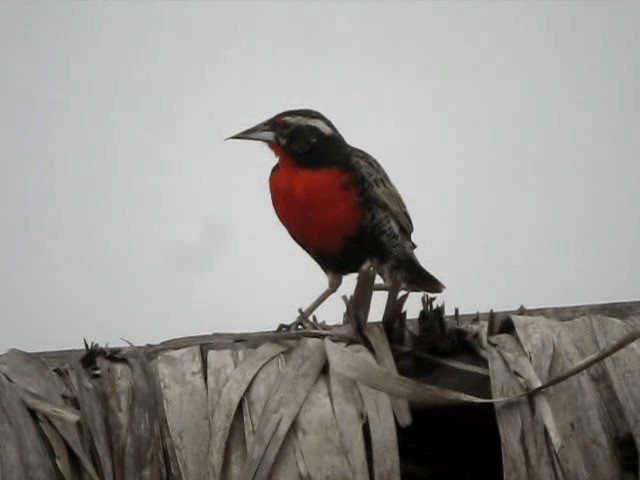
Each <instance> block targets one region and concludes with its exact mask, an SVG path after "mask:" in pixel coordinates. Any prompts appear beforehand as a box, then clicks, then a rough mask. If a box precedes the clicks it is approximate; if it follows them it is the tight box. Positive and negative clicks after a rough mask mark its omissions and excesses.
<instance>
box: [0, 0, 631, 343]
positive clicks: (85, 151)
mask: <svg viewBox="0 0 640 480" xmlns="http://www.w3.org/2000/svg"><path fill="white" fill-rule="evenodd" d="M23 3H24V2H20V3H6V2H3V3H2V4H0V52H1V58H2V71H1V74H0V91H1V92H2V96H1V97H0V99H1V102H2V103H1V108H0V162H1V164H0V198H1V202H0V215H1V218H2V235H1V236H0V252H1V253H2V257H1V258H2V263H3V271H4V273H3V275H2V276H1V277H0V322H1V324H2V330H1V331H2V335H1V336H0V352H1V351H4V350H5V349H7V348H9V347H18V348H22V349H30V350H33V349H35V350H38V349H60V348H68V347H79V346H80V345H81V341H82V337H87V338H88V339H91V340H96V341H99V342H101V343H105V342H109V343H110V344H119V343H121V342H120V340H119V338H120V337H124V338H126V339H128V340H130V341H132V342H135V343H145V342H158V341H160V340H163V339H166V338H169V337H175V336H184V335H191V334H198V333H205V332H211V331H248V330H257V329H270V328H273V327H275V325H277V324H278V323H279V322H283V321H291V320H293V318H294V315H295V312H296V309H297V308H298V307H300V306H303V305H306V304H307V303H308V302H309V301H310V300H311V299H312V298H314V297H315V295H316V294H318V293H319V292H320V291H321V290H322V289H323V288H325V286H326V278H325V276H324V274H323V273H322V271H321V270H320V269H319V268H318V266H317V265H316V264H315V263H314V262H313V261H312V260H311V259H310V258H309V257H308V256H307V255H306V254H305V253H304V252H303V251H302V250H301V249H300V248H299V247H298V246H297V245H296V244H295V243H294V242H293V241H292V240H291V239H290V238H289V236H288V234H287V233H286V231H285V230H284V228H283V227H282V226H281V225H280V224H279V222H278V220H277V218H276V216H275V214H274V212H273V208H272V206H271V202H270V199H269V193H268V188H267V178H268V175H269V172H270V169H271V167H272V165H273V163H274V158H273V154H272V153H271V152H270V151H269V150H268V149H267V148H265V147H264V146H263V145H260V144H257V143H253V142H245V143H242V142H223V139H224V138H225V137H227V136H229V135H231V134H233V133H236V132H237V131H239V130H241V129H244V128H246V127H249V126H251V125H253V124H255V123H257V122H259V121H261V120H263V119H265V118H267V117H269V116H271V115H273V114H275V113H277V112H279V111H282V110H285V109H289V108H296V107H310V108H315V109H318V110H320V111H322V112H323V113H325V114H326V115H327V116H328V117H329V118H330V119H331V120H333V122H334V123H335V124H336V126H337V127H338V128H339V129H340V131H341V132H342V133H343V135H344V136H345V138H346V139H347V141H349V142H350V143H351V144H352V145H355V146H358V147H360V148H363V149H364V150H366V151H368V152H369V153H371V154H372V155H374V156H375V157H376V158H377V159H378V160H379V161H380V162H381V163H382V164H383V166H384V167H385V169H386V170H387V172H388V173H389V175H390V176H391V178H392V180H393V181H394V183H395V184H396V186H397V187H398V189H399V190H400V192H401V193H402V195H403V196H404V198H405V201H406V203H407V205H408V207H409V209H410V212H411V215H412V217H413V220H414V223H415V234H414V240H415V242H416V243H417V244H418V246H419V248H418V250H417V254H418V257H419V258H420V259H421V261H422V262H423V264H424V265H425V266H427V268H428V269H429V270H431V271H432V272H433V273H434V274H436V275H437V276H438V277H439V278H441V279H442V281H443V282H444V283H445V284H446V285H447V287H448V289H447V291H446V294H445V295H444V296H443V298H444V299H445V300H446V303H447V306H448V308H449V309H450V310H452V309H453V306H456V305H457V306H459V307H460V309H461V310H462V311H475V310H486V309H488V308H495V309H503V308H515V307H518V306H519V305H520V304H524V305H526V306H529V307H534V306H552V305H566V304H580V303H594V302H607V301H616V300H632V299H638V298H639V297H640V261H639V259H638V245H640V220H639V218H640V215H638V200H639V194H638V184H639V179H640V167H639V161H638V155H639V152H640V131H639V130H640V100H639V95H638V85H640V54H639V53H638V52H640V29H639V28H638V25H640V3H639V2H622V1H621V2H606V1H602V2H578V1H575V2H513V1H512V2H434V3H392V2H389V3H387V4H385V3H380V2H378V3H364V2H362V3H361V2H351V3H348V4H342V3H334V4H328V3H321V2H314V3H311V2H300V3H293V2H283V3H268V2H257V3H249V2H242V3H240V2H238V3H237V4H232V3H215V2H211V3H204V2H197V3H186V2H179V3H166V2H163V3H147V2H145V3H131V2H117V3H104V2H99V3H98V2H82V3H59V2H55V3H54V2H49V3H33V4H31V5H26V6H25V5H24V4H23ZM352 287H353V280H351V281H346V282H345V283H344V284H343V287H342V288H341V293H348V292H350V291H351V289H352ZM380 303H382V299H378V304H380ZM378 307H380V305H378ZM417 309H418V302H417V296H416V299H415V300H414V301H413V302H412V303H410V304H409V314H410V315H411V316H413V315H415V314H416V312H417ZM379 311H380V310H379V309H378V310H376V312H378V313H379ZM341 312H342V302H341V300H340V299H339V297H338V296H335V297H334V298H332V299H330V300H329V301H328V303H327V304H326V305H325V306H324V307H322V308H321V309H320V310H319V317H320V319H321V320H325V321H327V322H337V321H340V319H341ZM376 312H374V315H375V314H376Z"/></svg>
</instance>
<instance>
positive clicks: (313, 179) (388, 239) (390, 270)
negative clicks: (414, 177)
mask: <svg viewBox="0 0 640 480" xmlns="http://www.w3.org/2000/svg"><path fill="white" fill-rule="evenodd" d="M229 139H236V140H254V141H259V142H263V143H266V144H267V146H268V147H269V148H270V149H271V150H272V151H273V153H274V154H275V156H276V159H277V162H276V164H275V165H274V166H273V168H272V170H271V174H270V176H269V190H270V193H271V201H272V203H273V207H274V209H275V212H276V215H277V216H278V218H279V219H280V222H281V223H282V224H283V225H284V227H285V228H286V229H287V231H288V232H289V234H290V235H291V237H292V238H293V240H295V241H296V242H297V243H298V245H300V246H301V247H302V248H303V249H304V250H305V251H306V252H307V253H308V254H309V255H310V256H311V257H312V258H313V259H314V260H315V261H316V263H317V264H318V265H319V266H320V268H321V269H322V270H323V271H324V273H325V274H326V276H327V280H328V285H327V288H326V289H325V290H324V291H323V292H322V293H321V294H320V295H319V296H318V297H317V298H316V299H315V300H314V301H313V302H311V304H310V305H309V306H308V307H307V308H306V309H304V310H302V309H300V310H299V313H300V316H299V317H298V318H297V319H296V321H294V322H293V323H291V324H290V325H289V327H290V328H291V329H295V328H301V327H307V328H311V327H310V326H309V319H310V316H311V314H312V313H313V312H314V311H315V310H316V309H317V308H318V307H319V306H320V305H321V304H322V303H324V301H325V300H327V299H328V298H329V297H330V296H331V295H332V294H333V293H335V292H336V291H337V290H338V288H339V287H340V285H341V284H342V278H343V276H344V275H347V274H350V273H356V272H358V271H359V270H360V269H361V268H363V266H365V265H374V266H375V269H376V271H377V274H379V275H380V277H381V278H382V279H383V281H384V284H385V285H386V286H391V285H395V286H396V287H397V288H399V289H403V290H407V291H418V292H425V293H431V294H437V293H440V292H442V291H443V290H444V288H445V287H444V285H443V284H442V283H441V282H440V280H438V279H437V278H436V277H435V276H433V275H432V274H431V273H429V272H428V271H427V270H426V269H425V268H424V267H423V266H422V265H421V264H420V262H419V260H418V259H417V257H416V255H415V252H414V249H415V248H416V244H415V243H414V242H413V241H412V239H411V236H412V233H413V222H412V220H411V217H410V215H409V212H408V210H407V207H406V205H405V202H404V201H403V199H402V197H401V196H400V193H399V192H398V190H397V189H396V187H395V186H394V185H393V183H392V182H391V180H390V179H389V176H388V175H387V173H386V172H385V171H384V169H383V168H382V166H381V165H380V164H379V163H378V161H377V160H376V159H375V158H373V157H372V156H371V155H369V154H368V153H366V152H365V151H363V150H361V149H359V148H356V147H353V146H351V145H350V144H349V143H347V141H346V140H345V139H344V137H343V136H342V135H341V134H340V132H339V131H338V129H337V128H336V127H335V126H334V124H333V123H332V122H331V121H330V120H329V119H328V118H327V117H325V116H324V115H323V114H321V113H320V112H318V111H315V110H311V109H296V110H287V111H284V112H281V113H278V114H277V115H274V116H273V117H271V118H269V119H267V120H265V121H262V122H260V123H258V124H257V125H255V126H253V127H251V128H248V129H246V130H243V131H241V132H240V133H237V134H235V135H232V136H230V137H228V138H227V140H229Z"/></svg>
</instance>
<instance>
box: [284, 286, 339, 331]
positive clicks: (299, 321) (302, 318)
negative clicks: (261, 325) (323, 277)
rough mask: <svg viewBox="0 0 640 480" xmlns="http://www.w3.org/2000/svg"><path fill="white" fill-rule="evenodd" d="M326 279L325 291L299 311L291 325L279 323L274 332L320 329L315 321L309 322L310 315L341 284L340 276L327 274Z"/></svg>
mask: <svg viewBox="0 0 640 480" xmlns="http://www.w3.org/2000/svg"><path fill="white" fill-rule="evenodd" d="M327 277H328V279H329V286H327V288H326V289H325V291H324V292H322V293H321V294H320V295H318V298H316V299H315V300H314V301H313V302H311V305H309V306H308V307H307V308H305V309H304V310H302V309H300V310H299V313H300V315H299V316H298V318H296V319H295V320H294V321H293V322H292V323H288V324H287V323H281V324H280V325H278V328H277V330H276V332H282V331H290V330H297V329H299V328H311V329H313V328H319V327H320V326H319V325H318V323H317V322H316V321H315V319H314V320H310V316H311V314H312V313H313V312H315V311H316V309H317V308H318V307H319V306H320V305H322V304H323V303H324V301H325V300H326V299H327V298H329V297H330V296H331V295H333V294H334V293H335V292H336V290H338V288H339V287H340V285H341V284H342V275H339V274H337V273H328V274H327Z"/></svg>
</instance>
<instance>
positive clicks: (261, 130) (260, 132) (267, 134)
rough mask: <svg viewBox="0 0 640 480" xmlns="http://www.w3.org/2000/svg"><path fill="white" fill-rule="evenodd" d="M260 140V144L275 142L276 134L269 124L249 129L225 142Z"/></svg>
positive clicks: (265, 123)
mask: <svg viewBox="0 0 640 480" xmlns="http://www.w3.org/2000/svg"><path fill="white" fill-rule="evenodd" d="M232 139H235V140H258V141H259V142H267V143H271V142H275V141H276V134H275V132H274V131H273V130H272V129H271V127H270V126H269V124H268V123H267V122H263V123H260V124H258V125H256V126H255V127H251V128H248V129H246V130H244V131H242V132H240V133H236V134H235V135H232V136H230V137H229V138H226V139H225V140H232Z"/></svg>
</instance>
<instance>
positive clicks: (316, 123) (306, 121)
mask: <svg viewBox="0 0 640 480" xmlns="http://www.w3.org/2000/svg"><path fill="white" fill-rule="evenodd" d="M283 120H284V121H286V122H288V123H297V124H299V125H311V126H313V127H316V128H317V129H318V130H320V131H321V132H322V133H324V134H325V135H333V134H334V133H335V132H334V130H333V128H331V127H330V126H329V125H327V124H326V123H325V122H324V120H321V119H319V118H308V117H300V116H292V117H284V118H283Z"/></svg>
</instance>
